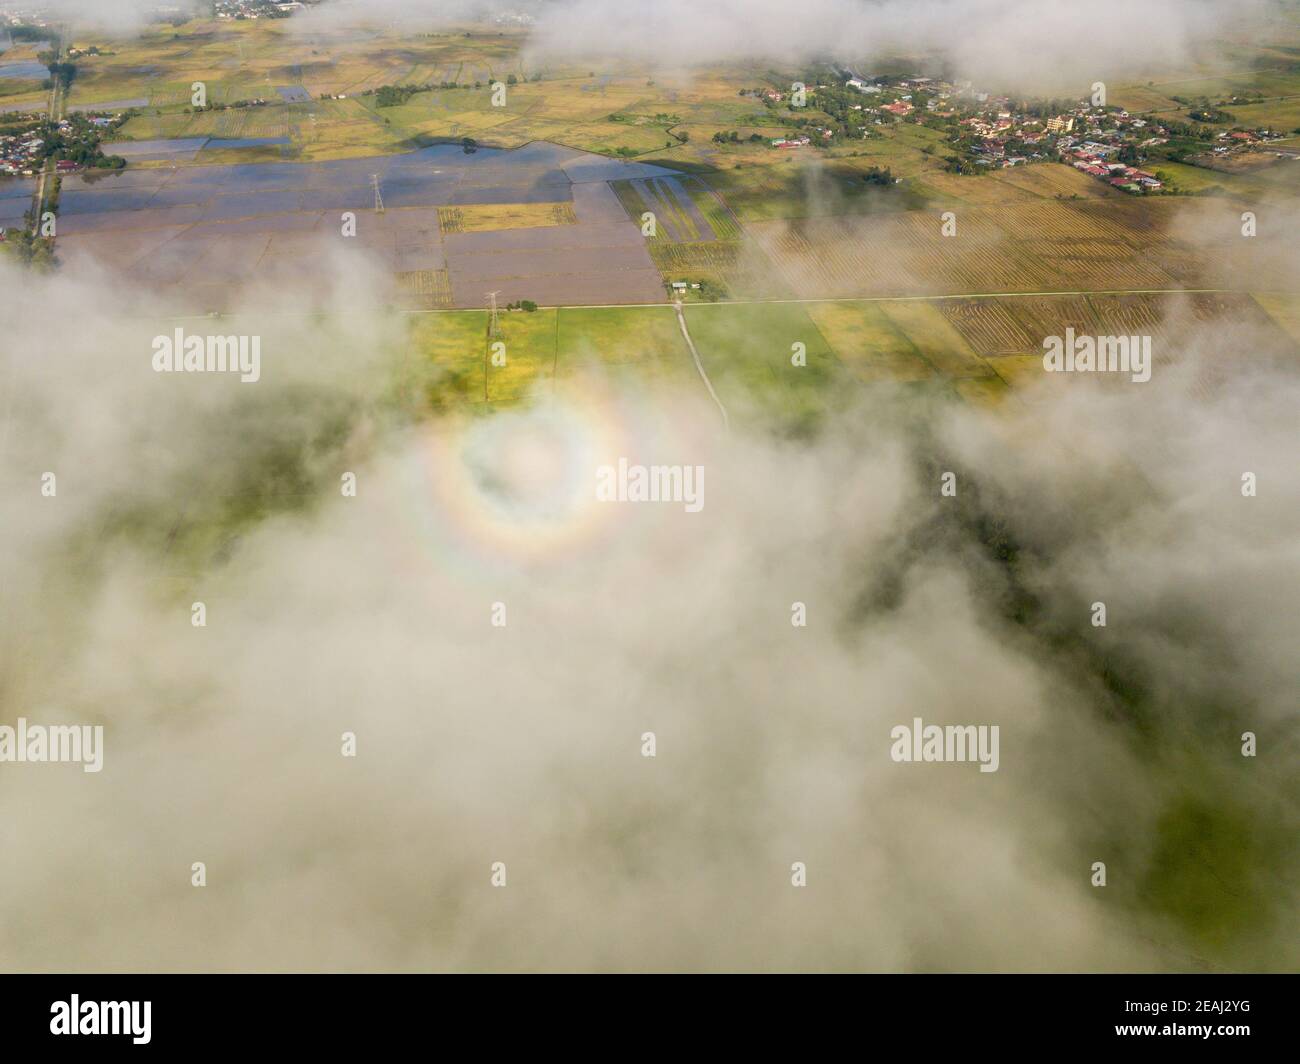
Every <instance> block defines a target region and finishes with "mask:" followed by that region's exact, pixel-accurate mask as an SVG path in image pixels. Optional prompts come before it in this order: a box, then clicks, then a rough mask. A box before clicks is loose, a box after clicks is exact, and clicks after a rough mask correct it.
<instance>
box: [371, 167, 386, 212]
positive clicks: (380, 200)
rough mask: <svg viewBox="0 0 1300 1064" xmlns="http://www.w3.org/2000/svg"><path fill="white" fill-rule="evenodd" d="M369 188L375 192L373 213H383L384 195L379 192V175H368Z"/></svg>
mask: <svg viewBox="0 0 1300 1064" xmlns="http://www.w3.org/2000/svg"><path fill="white" fill-rule="evenodd" d="M370 186H371V187H372V188H373V189H374V190H375V213H376V214H383V213H384V194H383V193H382V192H381V191H380V190H379V175H378V174H371V175H370Z"/></svg>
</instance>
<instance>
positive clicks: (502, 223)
mask: <svg viewBox="0 0 1300 1064" xmlns="http://www.w3.org/2000/svg"><path fill="white" fill-rule="evenodd" d="M438 222H439V224H440V225H441V226H442V231H443V232H444V233H487V232H492V231H494V230H497V229H542V228H546V227H548V226H554V225H577V224H578V218H577V215H575V214H574V213H573V204H571V203H482V204H466V205H464V206H460V207H439V208H438Z"/></svg>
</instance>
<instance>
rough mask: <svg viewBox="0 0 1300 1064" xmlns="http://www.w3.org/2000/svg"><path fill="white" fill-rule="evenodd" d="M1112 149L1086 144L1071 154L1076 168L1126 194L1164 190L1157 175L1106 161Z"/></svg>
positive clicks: (1134, 167)
mask: <svg viewBox="0 0 1300 1064" xmlns="http://www.w3.org/2000/svg"><path fill="white" fill-rule="evenodd" d="M1111 153H1112V149H1110V148H1105V147H1103V146H1100V145H1095V144H1091V145H1090V144H1085V145H1084V146H1083V147H1082V148H1079V149H1078V150H1076V151H1072V152H1070V155H1071V156H1072V157H1073V159H1074V168H1075V169H1076V170H1082V171H1083V172H1084V173H1085V174H1089V175H1091V176H1092V177H1101V178H1105V179H1106V180H1107V181H1108V182H1110V183H1111V184H1112V185H1114V186H1115V187H1116V188H1120V189H1123V190H1124V191H1125V192H1156V191H1159V189H1160V188H1162V187H1163V186H1162V184H1161V181H1160V179H1159V178H1158V177H1156V175H1155V174H1153V173H1150V172H1148V171H1146V170H1139V169H1138V168H1137V167H1136V166H1126V165H1125V164H1124V163H1112V162H1107V161H1106V156H1107V155H1108V154H1111Z"/></svg>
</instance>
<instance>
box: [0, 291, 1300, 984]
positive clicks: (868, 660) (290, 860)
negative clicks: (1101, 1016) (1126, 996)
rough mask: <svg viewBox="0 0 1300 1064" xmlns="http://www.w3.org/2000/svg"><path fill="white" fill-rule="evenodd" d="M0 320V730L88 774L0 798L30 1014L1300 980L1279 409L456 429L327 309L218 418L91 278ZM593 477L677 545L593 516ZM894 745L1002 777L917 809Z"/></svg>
mask: <svg viewBox="0 0 1300 1064" xmlns="http://www.w3.org/2000/svg"><path fill="white" fill-rule="evenodd" d="M362 280H363V279H358V278H356V277H354V276H351V275H343V276H341V277H340V291H346V290H347V289H348V288H349V286H355V285H356V284H358V283H361V282H362ZM3 284H4V286H5V289H6V291H9V292H14V293H16V295H17V296H18V297H19V298H17V299H15V300H6V302H5V306H4V310H3V312H2V314H0V327H3V328H4V330H5V331H6V335H9V336H14V337H17V338H18V343H16V344H15V345H13V346H12V347H10V348H7V352H8V354H7V359H6V364H5V367H4V380H5V381H6V388H5V410H6V418H5V426H6V435H5V436H4V438H3V450H2V451H0V453H2V454H3V462H4V467H3V478H4V506H5V514H4V521H3V524H2V525H0V528H2V529H3V531H0V548H2V549H0V558H2V559H3V570H2V573H0V575H2V576H3V602H4V606H5V608H4V612H3V615H2V616H0V653H3V668H0V673H2V674H3V675H4V676H5V677H6V683H5V687H4V689H3V693H2V694H0V722H5V723H11V724H12V723H13V721H14V720H15V719H16V718H17V717H18V716H20V715H23V716H26V717H28V718H29V719H31V720H33V721H41V722H45V723H60V722H79V723H102V724H103V725H104V726H105V731H106V740H105V741H106V754H105V768H104V771H103V772H102V773H100V774H98V775H89V774H83V773H82V772H80V770H79V769H76V768H75V767H73V766H33V765H20V766H15V765H5V766H3V767H2V768H0V802H3V804H4V806H5V808H7V809H11V810H24V811H26V812H23V813H21V814H19V815H14V816H10V817H7V818H5V819H4V821H3V826H0V849H2V850H3V852H4V853H5V854H6V855H7V858H8V859H7V860H6V862H5V866H4V874H3V890H4V897H5V905H4V909H3V916H2V917H0V921H2V922H0V956H3V957H4V959H5V960H4V964H5V967H8V968H16V969H33V968H34V969H112V970H117V969H158V968H162V969H182V970H193V969H202V970H210V969H218V970H225V969H258V970H261V969H277V970H278V969H294V970H298V969H304V968H305V969H456V970H463V969H529V970H531V969H614V970H621V969H668V970H706V969H754V970H772V969H781V970H785V969H816V970H822V969H869V970H875V969H883V970H917V969H920V970H951V969H957V970H984V969H1023V968H1028V969H1062V968H1065V969H1085V970H1107V969H1134V968H1142V969H1145V968H1152V967H1155V968H1166V967H1167V968H1200V967H1214V966H1227V967H1250V968H1255V967H1265V968H1286V967H1293V966H1294V964H1295V961H1296V956H1295V953H1294V945H1293V944H1294V942H1295V941H1297V938H1296V935H1295V933H1294V932H1295V930H1296V928H1295V926H1294V920H1295V912H1296V911H1297V909H1296V907H1295V905H1294V902H1295V900H1296V879H1295V874H1296V867H1297V865H1296V861H1295V854H1294V850H1293V849H1291V848H1290V847H1293V839H1294V832H1293V831H1292V830H1291V828H1293V827H1294V824H1295V812H1296V804H1295V793H1294V786H1293V781H1290V780H1288V773H1287V767H1288V766H1289V764H1291V763H1293V761H1289V760H1288V758H1292V757H1293V756H1294V734H1293V730H1288V729H1290V728H1291V725H1290V723H1289V722H1290V721H1291V720H1293V716H1292V714H1293V712H1294V707H1293V702H1292V692H1294V690H1295V686H1296V681H1297V679H1300V677H1297V675H1296V664H1295V659H1294V655H1293V654H1292V653H1291V648H1292V647H1293V644H1294V636H1295V633H1296V631H1297V630H1298V628H1300V624H1298V621H1300V618H1297V616H1296V601H1297V599H1296V597H1295V596H1294V595H1286V594H1283V593H1282V588H1281V586H1280V584H1279V581H1280V580H1281V579H1283V578H1284V576H1285V574H1287V573H1294V572H1295V571H1297V562H1300V558H1298V557H1297V547H1296V543H1295V539H1294V535H1293V529H1294V527H1295V522H1296V519H1297V517H1298V516H1300V513H1297V503H1296V500H1297V498H1300V495H1298V494H1297V492H1296V491H1295V482H1294V476H1295V473H1294V468H1293V463H1292V462H1290V461H1289V456H1290V455H1292V454H1294V452H1295V447H1294V444H1295V442H1296V441H1295V429H1294V410H1295V405H1296V401H1297V398H1300V390H1298V389H1297V386H1296V382H1295V379H1294V378H1293V377H1290V376H1285V375H1283V376H1277V375H1274V374H1271V373H1266V372H1264V371H1262V370H1260V371H1255V372H1252V371H1246V372H1243V373H1241V374H1240V375H1238V376H1236V377H1235V378H1233V379H1232V380H1230V381H1229V382H1228V383H1227V386H1226V388H1225V389H1224V390H1222V391H1220V392H1219V393H1217V394H1216V396H1215V397H1214V398H1212V399H1210V400H1197V399H1193V398H1190V397H1189V396H1188V394H1187V389H1186V387H1185V386H1184V384H1185V382H1183V381H1182V380H1181V379H1180V372H1179V371H1178V370H1175V369H1170V370H1169V371H1168V372H1167V373H1166V375H1165V377H1164V383H1163V385H1161V386H1160V387H1157V386H1156V385H1155V384H1154V383H1153V385H1152V386H1150V387H1148V388H1145V389H1144V388H1130V389H1128V390H1126V391H1124V392H1122V394H1112V395H1109V396H1107V395H1105V394H1101V393H1097V392H1095V391H1094V390H1092V389H1090V388H1087V387H1077V388H1075V387H1072V388H1069V389H1064V390H1059V391H1057V392H1056V393H1055V394H1044V395H1042V396H1039V397H1037V398H1036V399H1035V400H1034V401H1031V402H1029V403H1027V404H1025V405H1024V406H1019V405H1016V406H1014V407H1013V408H1011V409H1010V410H1008V411H1007V412H1006V413H1005V414H1004V415H1003V416H1002V417H998V418H995V417H991V416H990V415H987V414H981V413H976V412H973V411H971V410H969V409H966V408H964V407H954V406H950V405H947V404H942V405H940V406H938V407H935V408H933V409H932V408H930V407H928V406H926V405H925V404H918V403H917V402H916V401H910V402H902V403H900V402H897V401H895V400H894V399H881V400H880V401H879V402H873V403H871V404H870V405H868V406H866V407H863V408H859V409H854V410H853V411H851V412H849V413H848V414H846V415H845V416H844V417H843V418H842V419H840V420H837V421H835V422H833V423H832V424H830V425H828V426H827V427H826V429H825V431H824V432H823V434H822V435H821V437H820V438H819V439H818V441H817V442H815V443H799V444H796V443H790V442H780V441H778V440H776V439H774V438H771V437H769V436H767V435H766V434H764V433H763V432H761V431H746V430H738V431H737V432H735V433H733V434H732V435H730V436H724V435H722V434H720V433H719V431H718V429H717V418H716V411H715V410H713V409H712V407H711V406H710V404H709V402H708V399H707V397H706V396H704V395H703V394H702V392H701V391H700V390H699V389H697V388H695V387H693V386H692V387H689V388H688V389H687V390H686V392H684V393H678V392H676V391H672V392H669V393H668V394H654V393H651V394H649V395H647V394H644V393H635V394H634V393H625V392H621V391H619V390H618V389H617V388H616V387H615V386H614V385H613V384H611V383H610V382H605V381H598V380H593V381H590V382H587V384H585V385H584V386H583V387H582V388H581V390H576V391H575V390H573V389H565V390H564V391H563V392H562V393H561V394H560V395H559V396H558V397H556V398H554V399H552V398H547V399H546V401H545V402H542V403H540V404H539V405H537V406H535V407H533V408H531V409H529V410H520V411H517V412H515V413H504V414H500V415H498V416H497V417H494V418H491V419H488V420H486V421H482V420H471V421H468V422H464V423H462V422H459V421H457V420H452V421H442V422H439V423H436V424H432V425H431V424H427V423H425V422H423V421H422V420H420V421H415V422H412V421H409V420H408V419H407V417H406V416H405V415H403V414H402V413H401V410H402V407H401V405H400V404H399V405H397V406H394V404H393V402H392V399H391V392H390V382H391V381H392V380H393V379H394V374H395V373H397V372H398V371H399V370H402V371H403V372H409V369H410V366H409V363H408V364H405V369H404V370H403V363H402V362H401V353H402V351H403V349H404V342H403V338H402V336H401V334H400V333H399V332H398V331H396V330H397V326H396V325H394V324H393V323H392V320H391V319H387V320H385V319H384V318H382V317H380V316H377V315H371V314H368V313H364V312H354V311H347V308H348V307H349V306H352V304H351V303H349V302H346V301H344V300H340V301H337V303H336V305H337V307H338V313H336V314H334V315H331V314H329V313H328V312H325V313H323V314H321V315H318V316H316V317H314V318H313V317H302V316H294V315H291V314H289V313H287V311H289V309H290V308H291V306H292V301H291V299H289V301H288V302H287V303H286V305H285V306H284V307H282V308H279V309H280V310H282V311H285V312H286V313H268V312H266V311H265V310H259V311H257V312H252V311H249V312H248V313H246V314H245V315H244V317H242V318H239V317H237V318H235V319H233V323H232V321H229V320H225V319H223V322H222V326H221V328H222V330H223V331H228V330H230V329H232V328H235V327H236V325H235V324H234V323H238V326H239V327H240V328H243V329H249V330H257V331H258V332H260V333H262V334H263V335H264V340H263V351H264V354H263V377H262V381H260V382H259V383H258V384H257V385H240V384H239V383H237V382H236V381H224V380H223V381H215V380H213V379H210V378H203V377H192V378H181V377H175V376H157V375H154V374H152V373H151V371H149V370H148V360H149V346H148V340H149V338H150V337H151V336H152V335H153V333H154V332H155V331H157V330H158V329H159V328H161V327H163V326H162V325H160V324H159V320H158V319H155V318H153V317H151V316H150V315H149V314H148V313H147V307H143V308H141V307H137V308H136V316H134V317H132V318H129V319H124V318H123V317H122V316H121V311H120V304H119V298H118V297H119V295H120V294H119V293H116V292H115V291H114V288H113V285H112V283H111V280H109V279H108V278H104V277H79V276H76V275H74V274H65V275H62V276H59V277H56V278H35V277H31V276H28V275H21V276H20V275H17V274H14V273H12V272H6V273H5V275H4V277H3ZM288 296H289V297H291V296H292V293H289V294H288ZM69 303H76V304H77V305H79V306H81V307H83V308H84V312H83V313H82V314H80V315H79V316H78V317H77V318H76V319H72V318H70V317H68V316H66V315H61V314H60V313H58V308H59V307H63V306H67V305H69ZM273 309H274V308H273ZM345 311H346V312H345ZM190 326H191V327H192V328H207V327H208V326H205V325H202V324H201V323H194V322H191V323H190ZM1210 339H1211V340H1212V339H1213V338H1212V337H1211V338H1210ZM736 414H743V412H739V411H733V416H734V415H736ZM741 420H742V421H743V420H744V419H743V416H742V418H741ZM619 455H626V456H627V457H629V458H630V459H631V460H633V461H641V462H645V463H657V462H665V463H690V464H700V465H703V466H704V467H705V468H706V471H707V479H706V505H705V508H704V510H703V511H702V512H701V513H699V514H693V515H692V514H686V513H684V512H683V511H682V510H681V508H679V507H672V506H654V505H645V506H636V505H626V506H618V505H613V506H609V505H605V506H601V505H599V504H596V503H594V502H592V501H591V499H590V495H589V493H588V487H589V486H590V485H591V484H593V483H594V465H595V464H597V463H598V462H600V461H608V460H616V458H617V457H618V456H619ZM1243 469H1249V470H1251V471H1254V472H1255V473H1256V474H1257V476H1258V478H1259V483H1260V485H1261V490H1260V493H1259V495H1258V497H1256V498H1243V497H1242V495H1241V494H1240V491H1239V478H1240V474H1241V471H1242V470H1243ZM46 470H56V471H57V472H58V474H59V480H58V485H59V490H58V495H57V497H56V498H54V499H50V498H43V497H42V496H41V495H40V492H39V482H40V474H41V473H42V472H43V471H46ZM943 470H954V471H956V472H957V473H958V478H959V479H958V483H959V485H960V490H959V494H958V497H957V499H955V500H954V499H945V498H942V497H941V496H940V494H939V492H938V484H939V480H938V475H939V473H940V472H941V471H943ZM344 471H354V472H356V473H357V476H358V493H357V496H356V497H355V498H345V497H343V496H342V495H341V493H340V491H339V482H340V481H339V477H340V475H341V473H342V472H344ZM1097 599H1103V600H1105V601H1106V602H1107V603H1108V606H1109V611H1110V623H1109V626H1108V627H1107V629H1105V630H1098V629H1094V628H1092V627H1091V625H1090V624H1089V608H1090V604H1091V603H1092V602H1093V601H1095V600H1097ZM194 600H201V601H203V602H204V603H205V605H206V607H207V626H206V627H205V628H194V627H192V626H191V623H190V616H191V615H190V604H191V602H192V601H194ZM796 601H798V602H803V603H805V604H806V606H807V609H808V617H809V621H808V626H807V627H806V628H796V627H793V626H792V625H791V623H790V615H791V604H792V603H794V602H796ZM498 602H500V603H504V604H505V606H506V609H507V614H506V617H507V623H506V625H505V626H504V627H502V628H495V627H493V626H492V624H491V617H492V608H493V604H494V603H498ZM918 716H919V717H921V718H923V719H924V720H925V721H926V722H927V723H931V722H932V723H939V724H946V723H963V724H964V723H974V724H997V725H999V726H1000V728H1001V734H1002V740H1001V767H1000V769H999V771H998V772H997V773H995V774H981V773H979V772H977V771H975V769H974V766H971V765H906V764H895V763H894V762H892V761H891V760H890V759H889V755H888V752H889V748H890V738H889V732H890V729H891V728H892V727H893V726H894V725H896V724H900V723H903V724H907V723H910V722H911V721H912V719H913V718H914V717H918ZM1246 729H1250V730H1253V731H1255V732H1257V733H1258V735H1259V736H1260V742H1261V750H1262V754H1261V756H1260V757H1259V758H1257V759H1254V760H1248V759H1244V758H1242V757H1241V755H1240V740H1239V736H1240V733H1241V732H1242V731H1243V730H1246ZM344 732H354V733H355V734H356V736H357V740H358V756H357V757H356V758H355V759H352V758H344V757H342V756H341V754H340V747H341V737H342V734H343V733H344ZM646 732H654V733H655V736H656V740H657V747H658V749H657V756H656V757H655V758H653V759H650V758H644V757H642V756H641V747H642V742H643V740H642V736H643V735H644V733H646ZM1289 840H1290V841H1289ZM195 861H202V862H205V863H206V866H207V876H208V885H207V886H206V887H204V888H202V889H199V888H194V887H192V886H191V885H190V868H191V865H192V863H193V862H195ZM498 861H500V862H504V863H505V865H506V867H507V870H508V871H507V874H508V885H507V886H506V887H505V888H494V887H493V886H491V884H490V874H491V872H490V869H491V866H492V864H493V863H494V862H498ZM796 861H801V862H804V863H805V864H806V866H807V868H808V883H809V885H808V886H807V887H806V888H795V887H792V886H791V884H790V875H791V865H792V863H793V862H796ZM1095 861H1104V862H1106V864H1107V867H1108V874H1109V883H1108V886H1107V887H1106V888H1104V889H1097V888H1093V887H1092V886H1090V884H1089V877H1090V874H1091V873H1090V869H1091V865H1092V863H1093V862H1095Z"/></svg>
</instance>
